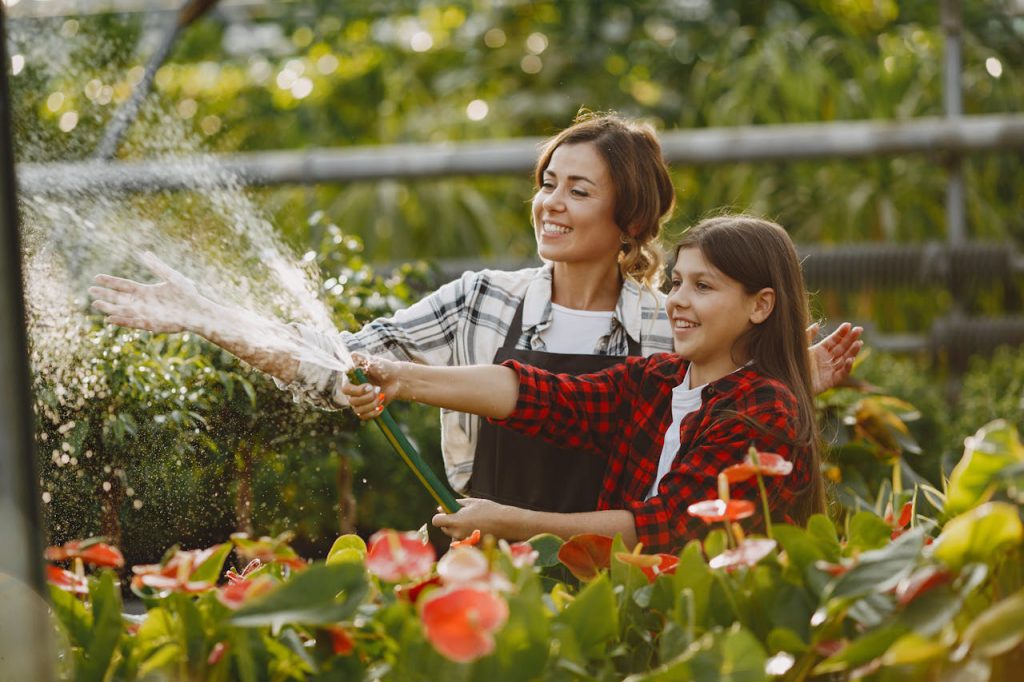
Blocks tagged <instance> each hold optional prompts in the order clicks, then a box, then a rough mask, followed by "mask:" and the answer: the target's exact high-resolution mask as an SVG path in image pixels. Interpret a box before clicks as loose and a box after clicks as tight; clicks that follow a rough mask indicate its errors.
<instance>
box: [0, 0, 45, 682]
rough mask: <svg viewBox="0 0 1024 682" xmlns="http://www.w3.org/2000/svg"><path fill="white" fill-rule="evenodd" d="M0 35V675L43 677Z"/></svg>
mask: <svg viewBox="0 0 1024 682" xmlns="http://www.w3.org/2000/svg"><path fill="white" fill-rule="evenodd" d="M9 64H10V61H9V59H8V56H7V32H6V24H5V21H4V12H3V10H2V9H0V385H2V386H3V387H4V398H3V400H0V547H3V548H4V549H3V551H2V552H0V599H2V601H3V607H2V608H0V666H2V671H0V675H2V676H3V678H4V679H10V680H49V679H51V676H52V670H51V647H50V645H49V643H50V641H51V638H50V631H51V625H50V621H49V616H48V613H47V607H46V602H45V601H44V599H43V598H42V597H41V596H40V593H41V591H42V589H43V587H44V585H43V580H42V576H43V573H42V565H41V563H42V562H41V559H42V546H41V545H42V533H41V531H40V526H39V509H38V506H37V505H38V500H39V492H38V490H39V489H38V486H37V484H36V482H37V480H38V474H37V473H36V467H35V448H34V447H33V438H32V396H31V387H30V382H29V371H28V352H27V349H28V345H27V340H26V336H25V301H24V299H23V293H22V279H21V248H20V241H19V237H18V215H17V205H16V194H15V186H16V185H15V181H14V151H13V147H12V144H13V141H12V137H11V109H10V91H9V88H8V68H9V67H8V65H9Z"/></svg>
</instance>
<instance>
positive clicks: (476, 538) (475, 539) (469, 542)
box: [452, 529, 480, 547]
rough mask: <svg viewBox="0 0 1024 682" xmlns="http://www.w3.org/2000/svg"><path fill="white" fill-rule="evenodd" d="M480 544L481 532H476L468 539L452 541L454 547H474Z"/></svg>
mask: <svg viewBox="0 0 1024 682" xmlns="http://www.w3.org/2000/svg"><path fill="white" fill-rule="evenodd" d="M478 544H480V530H479V529H477V530H474V531H473V532H472V533H471V534H470V536H469V537H468V538H462V539H461V540H452V547H472V546H473V545H478Z"/></svg>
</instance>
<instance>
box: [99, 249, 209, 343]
mask: <svg viewBox="0 0 1024 682" xmlns="http://www.w3.org/2000/svg"><path fill="white" fill-rule="evenodd" d="M142 262H143V263H144V264H145V265H146V267H148V268H149V269H150V270H151V271H152V272H153V274H155V275H156V276H157V277H159V278H160V279H162V280H163V281H161V282H157V283H156V284H142V283H141V282H135V281H132V280H130V279H123V278H121V277H113V276H111V275H97V276H96V284H97V285H99V286H94V287H89V295H90V296H92V297H93V298H94V299H96V300H95V301H93V303H92V307H93V308H95V309H96V310H98V311H100V312H101V313H103V314H104V315H106V316H107V317H106V322H108V323H110V324H116V325H120V326H122V327H132V328H134V329H144V330H146V331H151V332H182V331H190V330H191V331H197V332H199V333H202V326H203V321H204V319H205V318H206V316H207V315H208V313H209V311H210V305H209V304H210V301H209V300H207V299H205V298H203V296H201V295H200V294H199V291H198V290H197V289H196V285H195V283H194V282H193V281H192V280H190V279H189V278H188V277H186V276H185V275H183V274H181V273H180V272H178V271H177V270H175V269H173V268H172V267H170V266H169V265H167V264H166V263H164V262H163V261H162V260H160V259H159V258H157V257H156V256H155V255H153V254H152V253H150V252H148V251H147V252H146V253H144V254H142Z"/></svg>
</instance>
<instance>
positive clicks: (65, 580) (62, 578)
mask: <svg viewBox="0 0 1024 682" xmlns="http://www.w3.org/2000/svg"><path fill="white" fill-rule="evenodd" d="M46 582H48V583H50V584H51V585H53V586H55V587H59V588H60V589H62V590H64V591H65V592H73V593H74V594H89V583H88V582H87V581H86V579H85V577H84V576H80V575H76V574H74V573H72V572H71V571H65V570H64V569H63V568H58V567H56V566H50V565H47V567H46Z"/></svg>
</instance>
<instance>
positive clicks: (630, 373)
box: [350, 216, 824, 552]
mask: <svg viewBox="0 0 1024 682" xmlns="http://www.w3.org/2000/svg"><path fill="white" fill-rule="evenodd" d="M666 312H667V316H668V319H669V321H670V323H671V328H672V336H673V342H674V347H675V353H662V354H655V355H652V356H650V357H647V358H628V359H627V360H626V361H625V362H624V363H621V364H618V365H616V366H614V367H611V368H609V369H605V370H603V371H601V372H597V373H592V374H588V375H584V376H579V377H573V376H569V375H566V374H553V373H551V372H546V371H544V370H541V369H538V368H534V367H530V366H527V365H524V364H522V363H520V362H517V361H515V360H509V361H506V362H504V363H502V364H501V365H492V366H477V367H462V368H442V367H424V366H421V365H415V364H412V363H396V362H392V361H387V360H381V359H373V360H372V361H369V362H366V363H365V365H366V371H367V375H368V377H369V378H370V381H371V382H373V383H374V384H376V386H375V387H373V386H369V385H367V386H362V387H358V388H359V389H360V390H359V391H358V392H357V391H353V394H356V393H358V394H357V395H352V397H351V398H350V401H351V404H352V407H353V408H354V409H355V410H356V412H357V414H359V415H360V417H362V418H364V419H366V418H370V417H372V416H374V415H375V414H377V413H378V412H379V410H381V409H383V405H384V404H385V403H386V402H388V401H390V400H393V399H396V398H401V399H410V400H417V401H420V402H425V403H429V404H433V405H439V406H443V407H447V408H449V409H455V410H460V411H471V412H474V413H476V414H479V415H481V416H485V417H488V418H490V419H491V420H492V421H494V422H495V423H499V424H501V425H502V426H504V427H506V428H509V429H514V430H516V431H518V432H521V433H524V434H527V435H530V436H540V437H543V438H544V439H546V440H549V441H553V442H559V443H565V444H567V445H569V446H571V447H575V448H579V449H581V450H584V451H586V452H587V453H589V454H590V455H591V456H592V457H594V458H595V459H599V460H602V461H606V462H607V468H606V473H605V476H604V481H603V484H602V488H601V493H600V500H599V504H598V507H597V508H598V511H591V512H583V513H575V514H557V513H549V512H538V511H534V510H526V509H521V508H516V507H511V506H507V505H500V504H496V503H494V502H492V501H487V500H475V499H468V500H463V503H464V505H465V506H464V507H463V508H462V509H461V510H460V511H459V512H457V513H455V514H438V515H437V516H435V517H434V524H435V525H436V526H438V527H440V528H442V529H443V530H445V532H447V533H448V534H449V535H451V536H452V537H455V538H462V537H465V536H466V535H468V534H469V533H471V532H472V531H473V530H474V529H480V530H481V531H483V532H486V533H491V534H494V535H498V536H500V537H506V538H509V539H525V538H528V537H530V536H532V535H534V534H536V533H539V532H552V533H555V534H557V535H561V536H563V537H568V536H570V535H573V534H577V533H584V532H592V533H601V534H604V535H614V534H615V533H621V534H622V536H623V538H624V540H625V541H626V543H627V544H628V545H630V546H632V545H634V544H635V543H637V542H642V543H643V545H644V547H645V548H646V549H647V550H648V551H652V552H653V551H676V550H678V549H679V548H681V547H682V546H683V545H684V544H685V543H686V542H687V541H688V540H690V539H692V538H694V537H697V536H699V535H701V534H702V533H703V530H704V528H703V522H701V521H696V520H694V519H692V518H690V517H688V516H687V514H686V513H685V509H686V507H687V506H688V505H689V504H690V503H692V502H695V501H698V500H701V499H705V498H712V497H716V496H717V495H716V490H717V487H716V486H717V480H716V477H717V474H718V472H719V471H721V470H722V469H724V468H725V467H726V466H728V465H730V464H735V463H738V462H740V461H742V460H743V457H744V456H745V454H746V452H747V449H748V448H749V447H750V446H751V445H753V446H755V447H757V448H758V450H761V451H771V452H775V453H778V454H780V455H782V456H783V457H785V458H787V459H789V460H790V461H792V462H793V465H794V466H793V472H792V473H791V474H790V475H789V476H787V477H783V478H773V479H770V480H769V482H768V483H767V485H768V493H769V503H770V507H771V509H772V510H773V512H774V514H777V515H779V516H781V517H787V518H789V519H791V520H793V521H796V522H798V523H803V522H804V521H806V519H807V518H808V516H809V515H810V514H811V513H813V512H816V511H822V510H823V508H824V495H823V486H822V479H821V475H820V472H819V455H818V445H817V443H818V434H817V430H816V424H815V419H814V406H813V402H812V395H813V393H812V386H811V366H810V358H809V354H808V350H807V348H806V344H805V337H804V328H805V327H806V325H807V319H808V312H807V292H806V290H805V289H804V284H803V276H802V274H801V271H800V264H799V261H798V259H797V255H796V251H795V249H794V248H793V244H792V242H791V241H790V239H789V236H788V235H787V234H786V232H785V230H783V229H782V228H781V227H779V226H778V225H776V224H774V223H770V222H767V221H764V220H760V219H758V218H753V217H749V216H723V217H719V218H713V219H710V220H705V221H703V222H701V223H700V224H698V225H697V226H696V227H694V228H692V229H691V230H689V231H688V232H687V233H686V234H685V235H684V237H683V240H682V242H681V243H680V244H679V246H678V248H677V251H676V263H675V266H674V267H673V269H672V287H671V290H670V293H669V295H668V299H667V302H666ZM733 492H734V495H735V497H747V498H748V499H754V498H756V496H757V491H756V485H755V484H753V483H741V484H737V485H735V486H734V491H733Z"/></svg>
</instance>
